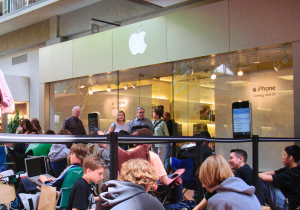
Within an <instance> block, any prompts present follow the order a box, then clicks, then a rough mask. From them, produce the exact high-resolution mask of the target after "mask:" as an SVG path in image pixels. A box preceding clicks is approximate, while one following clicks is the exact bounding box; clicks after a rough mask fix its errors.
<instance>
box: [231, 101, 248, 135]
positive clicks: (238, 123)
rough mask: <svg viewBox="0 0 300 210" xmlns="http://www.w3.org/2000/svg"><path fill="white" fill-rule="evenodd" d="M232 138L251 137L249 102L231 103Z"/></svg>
mask: <svg viewBox="0 0 300 210" xmlns="http://www.w3.org/2000/svg"><path fill="white" fill-rule="evenodd" d="M232 128H233V138H250V137H251V104H250V102H249V101H238V102H233V103H232Z"/></svg>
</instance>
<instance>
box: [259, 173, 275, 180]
mask: <svg viewBox="0 0 300 210" xmlns="http://www.w3.org/2000/svg"><path fill="white" fill-rule="evenodd" d="M258 177H259V178H260V179H261V180H262V181H265V182H273V177H272V175H269V174H265V173H259V174H258Z"/></svg>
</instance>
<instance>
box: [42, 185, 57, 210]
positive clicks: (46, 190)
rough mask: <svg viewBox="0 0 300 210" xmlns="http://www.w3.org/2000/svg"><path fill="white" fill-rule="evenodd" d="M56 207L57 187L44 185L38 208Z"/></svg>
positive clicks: (51, 208)
mask: <svg viewBox="0 0 300 210" xmlns="http://www.w3.org/2000/svg"><path fill="white" fill-rule="evenodd" d="M55 209H56V187H49V186H46V185H42V188H41V195H40V200H39V206H38V210H55Z"/></svg>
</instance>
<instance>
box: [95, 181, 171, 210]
mask: <svg viewBox="0 0 300 210" xmlns="http://www.w3.org/2000/svg"><path fill="white" fill-rule="evenodd" d="M101 191H102V192H103V193H101V194H100V195H99V201H98V203H97V207H96V210H108V209H112V210H119V209H120V210H165V208H164V207H163V205H162V204H161V203H160V202H159V201H158V199H157V198H154V197H153V196H152V195H150V194H148V193H146V191H145V189H144V188H143V187H142V186H140V185H138V184H134V183H131V182H125V181H115V180H113V181H108V182H105V183H104V184H103V185H102V187H101Z"/></svg>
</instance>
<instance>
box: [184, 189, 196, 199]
mask: <svg viewBox="0 0 300 210" xmlns="http://www.w3.org/2000/svg"><path fill="white" fill-rule="evenodd" d="M193 195H194V190H188V191H187V192H186V193H184V196H185V197H186V198H187V199H188V200H192V201H193V200H194V199H193Z"/></svg>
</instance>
